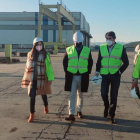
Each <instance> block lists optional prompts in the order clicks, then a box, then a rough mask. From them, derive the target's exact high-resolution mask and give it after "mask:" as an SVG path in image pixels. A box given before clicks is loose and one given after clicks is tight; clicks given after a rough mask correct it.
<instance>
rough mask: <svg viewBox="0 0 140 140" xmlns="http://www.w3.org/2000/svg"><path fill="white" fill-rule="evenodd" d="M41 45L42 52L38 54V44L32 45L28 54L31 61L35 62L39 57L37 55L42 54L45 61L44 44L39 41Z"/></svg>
mask: <svg viewBox="0 0 140 140" xmlns="http://www.w3.org/2000/svg"><path fill="white" fill-rule="evenodd" d="M41 43H42V50H41V51H40V52H38V51H37V50H36V46H37V44H38V42H36V43H35V44H33V47H32V49H31V53H30V56H29V57H30V59H31V60H32V61H37V59H38V56H39V53H42V54H43V56H44V61H45V59H46V53H47V51H46V50H45V48H44V43H43V42H42V41H41Z"/></svg>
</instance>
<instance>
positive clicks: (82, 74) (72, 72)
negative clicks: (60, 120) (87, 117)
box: [63, 32, 93, 121]
mask: <svg viewBox="0 0 140 140" xmlns="http://www.w3.org/2000/svg"><path fill="white" fill-rule="evenodd" d="M73 42H74V45H72V46H70V47H68V48H67V49H66V53H65V55H64V59H63V66H64V71H65V87H64V88H65V91H70V94H69V102H68V104H69V107H68V110H69V116H68V117H66V118H65V120H67V121H75V117H74V114H75V106H76V99H77V116H78V118H83V114H82V107H83V92H87V91H88V86H89V74H90V73H91V69H92V65H93V60H92V56H91V50H90V48H88V47H86V46H83V35H82V33H81V32H76V33H75V34H74V35H73Z"/></svg>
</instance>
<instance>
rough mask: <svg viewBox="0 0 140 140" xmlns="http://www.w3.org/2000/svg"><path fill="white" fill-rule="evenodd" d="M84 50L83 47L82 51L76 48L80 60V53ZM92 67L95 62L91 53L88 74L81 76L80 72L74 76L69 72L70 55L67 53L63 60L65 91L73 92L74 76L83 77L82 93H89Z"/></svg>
mask: <svg viewBox="0 0 140 140" xmlns="http://www.w3.org/2000/svg"><path fill="white" fill-rule="evenodd" d="M75 48H76V47H75ZM82 49H83V47H81V49H80V50H79V49H77V48H76V50H77V53H78V58H79V56H80V53H81V51H82ZM92 65H93V60H92V56H91V52H90V54H89V59H88V72H86V73H84V74H80V73H79V71H78V72H77V73H76V74H72V73H70V72H68V71H67V67H68V54H67V52H66V53H65V55H64V59H63V67H64V71H65V86H64V90H65V91H71V85H72V79H73V75H81V76H82V79H81V92H87V91H88V86H89V74H90V73H91V70H92Z"/></svg>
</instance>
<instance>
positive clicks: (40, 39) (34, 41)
mask: <svg viewBox="0 0 140 140" xmlns="http://www.w3.org/2000/svg"><path fill="white" fill-rule="evenodd" d="M40 41H43V40H42V38H40V37H36V38H35V39H34V40H33V44H35V43H37V42H40Z"/></svg>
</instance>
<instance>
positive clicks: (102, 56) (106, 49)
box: [95, 31, 129, 123]
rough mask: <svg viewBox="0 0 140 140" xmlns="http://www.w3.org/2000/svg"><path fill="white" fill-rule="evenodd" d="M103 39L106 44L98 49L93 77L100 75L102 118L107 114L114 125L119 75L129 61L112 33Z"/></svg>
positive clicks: (122, 47) (108, 33)
mask: <svg viewBox="0 0 140 140" xmlns="http://www.w3.org/2000/svg"><path fill="white" fill-rule="evenodd" d="M105 38H106V43H105V44H102V45H101V46H100V49H99V55H98V60H97V64H96V73H95V75H96V76H98V75H99V74H101V75H102V83H101V96H102V99H103V101H104V106H105V109H104V117H108V113H109V116H110V121H111V122H112V123H115V111H116V106H117V96H118V90H119V86H120V79H121V74H122V73H123V72H124V71H125V70H126V68H127V67H128V65H129V60H128V57H127V54H126V50H125V48H124V46H123V45H121V44H118V43H116V42H115V39H116V35H115V33H114V32H113V31H111V32H107V33H106V35H105ZM122 63H123V64H122ZM109 85H111V89H110V97H111V99H110V106H109V100H108V92H109Z"/></svg>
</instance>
